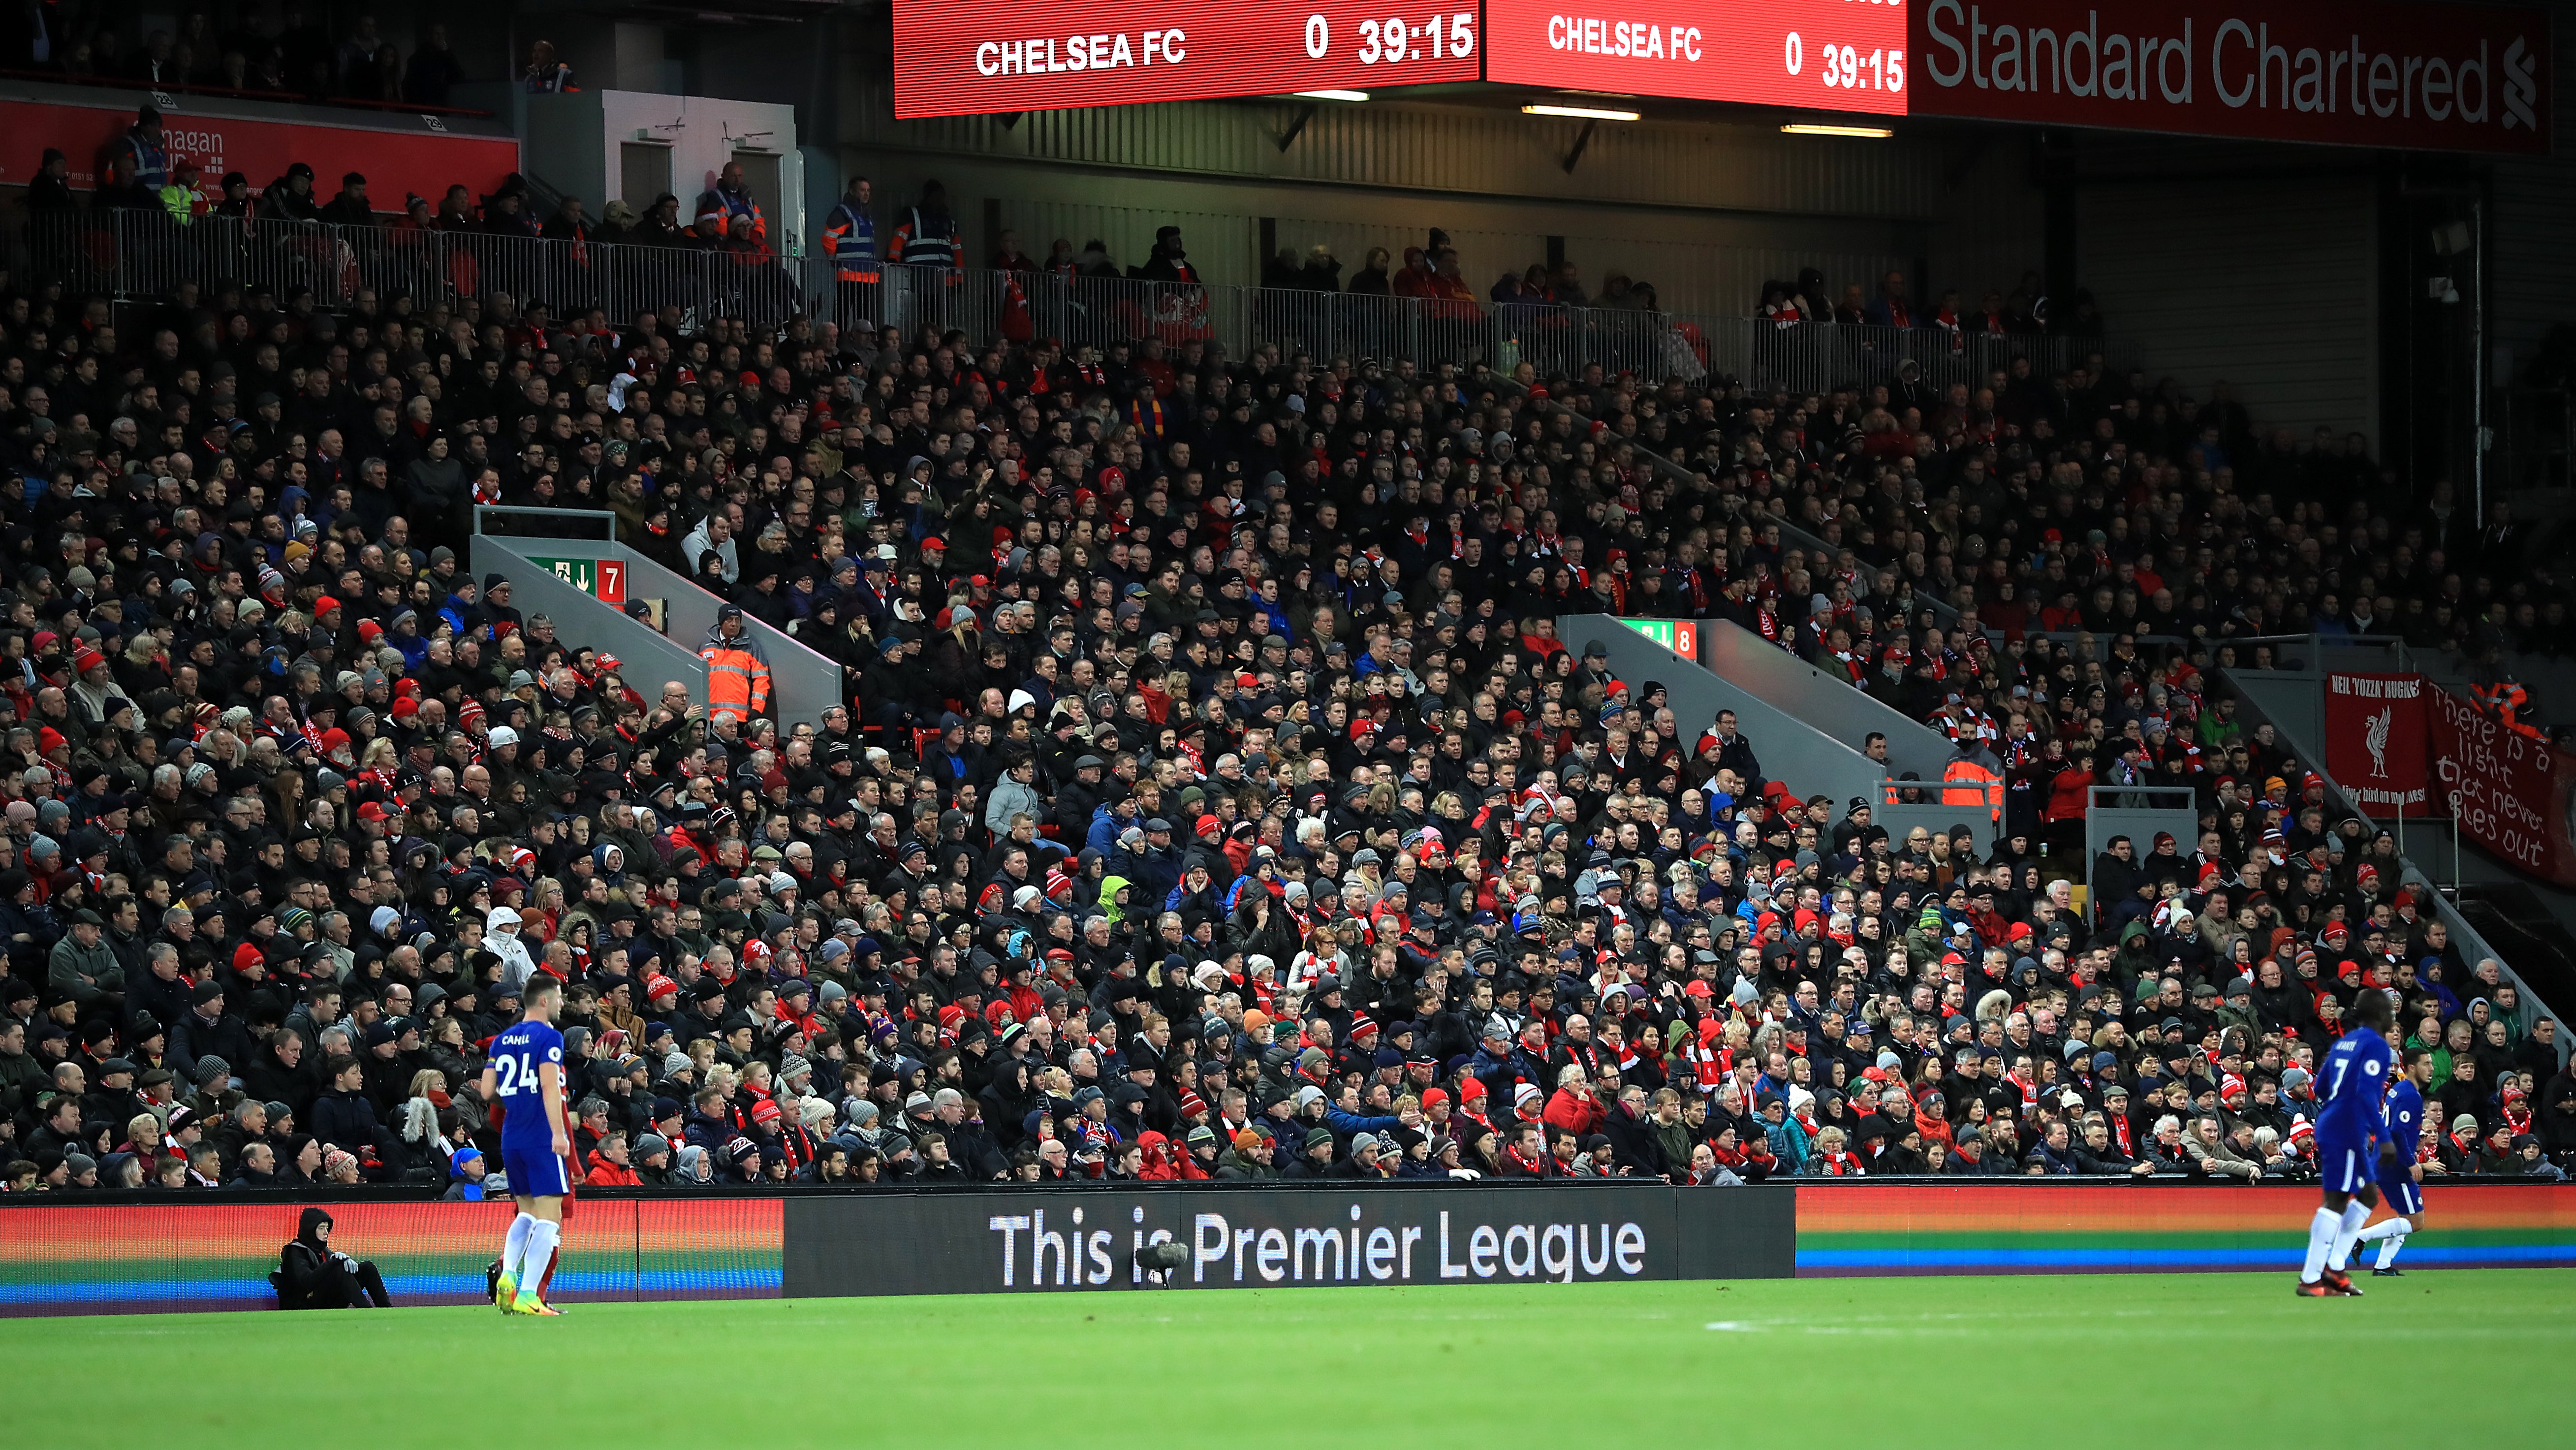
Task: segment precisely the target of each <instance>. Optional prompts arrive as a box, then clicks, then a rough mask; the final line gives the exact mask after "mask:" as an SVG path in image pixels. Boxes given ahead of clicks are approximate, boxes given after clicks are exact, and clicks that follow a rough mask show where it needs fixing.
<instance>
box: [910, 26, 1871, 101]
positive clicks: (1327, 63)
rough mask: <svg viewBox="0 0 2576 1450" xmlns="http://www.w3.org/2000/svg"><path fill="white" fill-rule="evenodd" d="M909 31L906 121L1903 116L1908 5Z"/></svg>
mask: <svg viewBox="0 0 2576 1450" xmlns="http://www.w3.org/2000/svg"><path fill="white" fill-rule="evenodd" d="M894 24H895V85H894V94H895V114H896V115H898V116H902V117H906V118H910V117H915V116H958V115H978V114H985V113H990V112H996V111H1035V110H1044V109H1048V108H1052V107H1057V106H1120V105H1132V104H1135V103H1138V102H1144V101H1186V100H1209V99H1213V98H1216V97H1220V96H1259V95H1277V94H1282V93H1286V92H1290V91H1320V90H1372V91H1374V90H1386V89H1391V88H1393V87H1396V86H1416V85H1429V84H1433V83H1436V82H1442V81H1474V80H1495V81H1512V82H1521V83H1527V84H1532V85H1543V86H1550V87H1568V88H1572V89H1578V90H1598V91H1613V92H1619V93H1622V94H1632V95H1656V96H1680V97H1687V98H1691V99H1698V100H1717V101H1752V102H1759V103H1764V104H1772V105H1789V106H1802V107H1809V108H1814V109H1821V110H1836V111H1871V112H1879V113H1890V114H1901V113H1903V111H1904V110H1905V6H1904V4H1903V0H1773V3H1768V4H1763V5H1759V6H1720V5H1716V4H1711V3H1709V0H1680V3H1671V0H1445V3H1443V4H1438V5H1434V4H1428V3H1425V4H1415V5H1401V4H1393V3H1387V0H1305V3H1288V4H1280V3H1264V0H1255V3H1252V4H1248V5H1246V4H1231V3H1225V0H1177V3H1175V0H1078V3H1075V4H1071V5H1062V6H1039V7H1036V8H1026V7H1023V8H1020V9H1016V10H1014V9H1008V8H1005V9H999V10H997V9H995V8H993V7H992V6H989V5H984V4H977V3H969V0H896V4H895V18H894ZM1488 26H1491V27H1492V28H1493V34H1492V35H1491V36H1490V37H1489V36H1488V34H1487V27H1488Z"/></svg>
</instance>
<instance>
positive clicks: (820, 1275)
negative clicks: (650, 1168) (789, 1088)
mask: <svg viewBox="0 0 2576 1450" xmlns="http://www.w3.org/2000/svg"><path fill="white" fill-rule="evenodd" d="M1796 1209H1797V1203H1796V1199H1795V1198H1794V1197H1793V1196H1792V1195H1790V1194H1788V1193H1786V1192H1783V1191H1781V1190H1778V1189H1760V1188H1748V1189H1736V1190H1702V1189H1675V1188H1670V1187H1667V1186H1665V1185H1663V1184H1660V1183H1645V1184H1634V1183H1601V1184H1588V1185H1583V1186H1579V1187H1578V1186H1572V1185H1568V1186H1564V1187H1527V1188H1523V1187H1517V1186H1504V1185H1500V1184H1480V1185H1474V1186H1469V1185H1463V1184H1461V1185H1426V1186H1423V1187H1419V1188H1415V1187H1410V1186H1407V1187H1401V1188H1398V1187H1388V1186H1380V1187H1371V1188H1338V1187H1334V1186H1331V1185H1320V1184H1319V1185H1314V1186H1297V1185H1282V1186H1276V1187H1269V1186H1256V1187H1205V1188H1202V1187H1195V1186H1193V1187H1186V1188H1184V1187H1174V1186H1171V1185H1164V1184H1157V1185H1152V1186H1148V1187H1143V1188H1134V1189H1120V1188H1108V1187H1100V1188H1090V1189H1083V1190H1078V1191H1073V1192H1066V1191H1063V1190H1023V1191H1017V1192H1013V1191H989V1190H978V1191H974V1192H940V1193H914V1194H885V1195H867V1196H857V1197H838V1196H835V1197H819V1196H818V1197H812V1198H795V1199H790V1200H788V1202H787V1239H786V1266H785V1274H784V1280H783V1292H784V1293H785V1294H786V1295H787V1297H790V1298H800V1297H804V1296H807V1295H822V1296H844V1295H862V1294H1013V1293H1030V1292H1037V1291H1045V1292H1049V1293H1053V1292H1056V1291H1059V1290H1064V1291H1070V1290H1077V1289H1085V1290H1100V1289H1136V1288H1158V1287H1162V1286H1161V1285H1160V1284H1159V1283H1157V1282H1156V1281H1155V1280H1154V1279H1153V1278H1152V1277H1150V1276H1149V1273H1148V1271H1147V1269H1145V1268H1142V1267H1139V1265H1138V1262H1137V1257H1136V1256H1137V1252H1138V1251H1139V1250H1140V1249H1144V1248H1147V1247H1149V1246H1151V1245H1157V1244H1162V1243H1175V1244H1178V1245H1179V1246H1180V1248H1181V1249H1182V1251H1183V1252H1184V1254H1185V1257H1184V1258H1183V1260H1182V1261H1181V1262H1180V1264H1179V1265H1178V1266H1177V1267H1176V1268H1174V1269H1173V1270H1172V1271H1171V1274H1170V1279H1171V1286H1172V1287H1174V1288H1181V1289H1272V1288H1298V1287H1309V1286H1315V1285H1332V1284H1504V1283H1562V1284H1572V1283H1590V1282H1604V1281H1611V1282H1615V1281H1621V1280H1644V1279H1719V1278H1724V1279H1757V1278H1785V1277H1787V1276H1788V1274H1789V1272H1790V1268H1791V1264H1792V1255H1793V1253H1794V1249H1795V1245H1796V1239H1797V1225H1796V1222H1795V1214H1796Z"/></svg>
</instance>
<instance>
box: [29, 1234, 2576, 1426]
mask: <svg viewBox="0 0 2576 1450" xmlns="http://www.w3.org/2000/svg"><path fill="white" fill-rule="evenodd" d="M2361 1282H2362V1284H2363V1285H2364V1286H2365V1287H2366V1289H2367V1290H2368V1294H2367V1297H2365V1298H2362V1299H2358V1300H2308V1299H2298V1298H2295V1297H2293V1296H2292V1295H2291V1293H2290V1281H2289V1278H2288V1277H2287V1276H2286V1275H2279V1274H2260V1275H2257V1274H2183V1275H2156V1276H2148V1275H2099V1276H2091V1277H2009V1278H1919V1279H1826V1280H1787V1281H1768V1282H1735V1283H1717V1282H1693V1283H1655V1284H1619V1285H1609V1284H1586V1285H1572V1286H1561V1285H1544V1286H1508V1287H1506V1286H1495V1287H1448V1286H1442V1287H1422V1288H1386V1289H1292V1290H1274V1291H1269V1292H1226V1293H1207V1292H1192V1291H1189V1290H1186V1289H1175V1290H1170V1291H1156V1290H1145V1291H1139V1292H1127V1293H1116V1294H1068V1295H1062V1296H1039V1295H1024V1296H1001V1295H990V1296H957V1297H945V1298H918V1299H902V1298H888V1299H806V1300H768V1301H734V1302H725V1303H685V1304H614V1305H582V1306H578V1307H575V1308H572V1309H570V1310H568V1311H567V1312H566V1314H565V1315H564V1317H562V1318H560V1319H524V1318H504V1317H503V1316H502V1315H500V1314H499V1313H497V1312H495V1311H493V1310H490V1309H416V1310H404V1309H396V1310H394V1311H391V1312H381V1311H379V1312H363V1311H360V1312H340V1313H330V1314H281V1313H275V1312H270V1313H238V1314H206V1315H155V1316H133V1317H95V1318H68V1319H17V1320H8V1321H0V1362H5V1363H6V1364H8V1365H9V1367H10V1380H11V1383H12V1384H14V1385H15V1386H16V1388H17V1390H18V1393H17V1394H16V1395H15V1396H13V1399H14V1400H15V1402H16V1403H17V1404H18V1406H19V1410H20V1419H19V1423H20V1424H21V1426H22V1427H23V1428H24V1429H25V1430H26V1431H27V1432H28V1438H27V1440H26V1443H28V1444H30V1445H33V1444H38V1443H41V1444H44V1445H46V1446H49V1447H53V1446H65V1445H68V1446H74V1447H88V1446H118V1447H124V1446H130V1445H135V1444H138V1443H140V1444H150V1445H172V1446H181V1445H184V1446H190V1447H199V1446H207V1447H231V1446H242V1447H246V1450H248V1447H256V1450H275V1447H280V1446H285V1447H294V1446H298V1445H302V1444H309V1443H330V1444H337V1445H358V1446H433V1445H434V1446H440V1447H451V1446H458V1445H466V1444H477V1443H481V1444H492V1445H500V1446H505V1447H512V1450H516V1447H531V1450H533V1447H551V1446H585V1445H616V1446H619V1447H621V1450H627V1447H634V1446H660V1445H672V1446H689V1447H692V1450H705V1447H710V1446H736V1445H742V1446H762V1447H771V1446H795V1445H831V1446H836V1447H844V1446H850V1445H865V1444H872V1443H891V1442H893V1441H895V1440H897V1439H901V1440H904V1441H914V1442H918V1443H923V1444H931V1445H941V1444H975V1445H987V1444H989V1445H1010V1446H1020V1445H1043V1446H1046V1447H1048V1450H1070V1447H1083V1446H1093V1445H1098V1446H1111V1447H1119V1450H1134V1447H1138V1446H1161V1445H1174V1446H1181V1445H1188V1446H1203V1445H1218V1446H1227V1447H1233V1446H1280V1447H1292V1446H1293V1447H1297V1450H1313V1447H1316V1446H1319V1445H1341V1444H1357V1443H1361V1442H1362V1441H1363V1440H1364V1439H1365V1440H1367V1441H1370V1442H1375V1443H1384V1444H1390V1445H1408V1446H1409V1445H1469V1446H1475V1447H1479V1450H1483V1447H1490V1446H1496V1445H1513V1446H1519V1445H1533V1446H1539V1445H1543V1446H1548V1447H1551V1450H1566V1447H1569V1446H1590V1445H1608V1444H1655V1445H1700V1444H1708V1443H1717V1442H1721V1441H1733V1440H1735V1439H1736V1438H1737V1437H1752V1438H1749V1439H1747V1440H1746V1442H1745V1443H1751V1444H1767V1443H1784V1444H1797V1445H1802V1446H1807V1445H1817V1444H1830V1445H1843V1444H1850V1445H1859V1444H1863V1443H1867V1444H1871V1445H1875V1446H1885V1445H1889V1444H1912V1445H1926V1446H1942V1445H1980V1446H1992V1445H2046V1446H2050V1447H2067V1446H2072V1447H2083V1450H2098V1447H2103V1446H2132V1445H2135V1446H2141V1447H2155V1450H2173V1447H2175V1446H2177V1445H2182V1446H2190V1445H2195V1444H2198V1445H2211V1444H2281V1445H2309V1444H2326V1443H2332V1444H2335V1445H2337V1446H2342V1447H2350V1446H2355V1445H2405V1446H2410V1447H2416V1446H2430V1445H2475V1446H2479V1447H2491V1446H2506V1445H2552V1446H2563V1445H2567V1444H2569V1443H2571V1439H2570V1432H2569V1430H2568V1429H2567V1426H2566V1423H2565V1420H2564V1416H2565V1414H2566V1412H2567V1400H2566V1392H2567V1387H2568V1385H2569V1383H2570V1379H2569V1371H2568V1364H2569V1360H2570V1353H2571V1351H2576V1271H2566V1270H2497V1271H2484V1270H2455V1271H2443V1272H2427V1273H2417V1274H2410V1275H2407V1276H2405V1277H2403V1278H2396V1279H2368V1278H2365V1279H2363V1280H2362V1281H2361ZM47 1407H50V1408H47ZM2329 1427H2331V1429H2329ZM1773 1437H1777V1439H1776V1440H1775V1439H1774V1438H1773ZM2329 1437H2331V1438H2330V1439H2329Z"/></svg>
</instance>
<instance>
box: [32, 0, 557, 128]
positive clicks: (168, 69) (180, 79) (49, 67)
mask: <svg viewBox="0 0 2576 1450" xmlns="http://www.w3.org/2000/svg"><path fill="white" fill-rule="evenodd" d="M223 8H224V10H225V12H226V13H227V14H230V15H231V16H232V17H233V19H234V21H235V23H233V24H231V25H229V26H228V25H226V24H225V23H224V21H223V20H222V19H220V18H219V17H218V16H217V15H216V14H214V13H212V12H209V11H207V10H203V9H192V10H189V11H187V12H186V13H185V14H183V15H182V16H180V18H179V20H178V23H177V25H176V27H175V28H171V29H163V28H158V27H152V28H141V29H138V28H137V27H136V25H135V22H136V20H137V12H136V11H135V9H134V7H131V6H124V5H109V4H99V3H86V4H84V3H59V0H47V3H42V4H34V3H29V4H22V5H16V6H12V7H11V14H10V17H9V22H8V24H7V25H6V26H5V27H0V68H6V69H10V70H18V71H26V72H33V73H45V74H53V75H58V76H62V77H64V78H65V79H70V80H83V79H96V80H104V81H128V82H132V83H135V84H139V85H148V86H155V87H160V88H163V89H176V88H181V87H195V88H200V89H210V90H224V91H235V92H242V93H245V94H255V95H257V94H264V95H271V96H279V97H288V98H293V99H298V100H317V101H364V102H378V103H385V102H398V103H402V104H405V105H414V106H446V105H449V104H451V103H452V102H453V100H454V92H455V88H456V86H457V85H458V83H460V82H462V81H463V80H465V79H466V73H465V67H464V66H463V65H462V64H461V63H460V62H459V61H458V60H457V58H456V54H455V51H454V50H453V49H452V48H451V46H450V45H449V42H448V33H447V26H446V25H445V24H444V23H442V22H438V21H431V22H429V23H428V24H427V25H425V26H423V27H422V29H421V38H420V42H419V43H418V44H417V45H415V46H414V47H412V48H411V50H410V53H409V54H407V55H406V54H405V53H404V51H403V49H402V47H401V46H400V45H398V44H397V43H396V42H395V40H394V39H393V38H392V37H391V36H388V35H386V34H385V33H384V32H383V30H382V29H381V28H380V27H379V26H378V24H377V22H376V18H375V17H374V16H373V15H369V14H360V15H358V16H356V17H355V18H354V19H352V20H350V21H348V22H347V23H344V24H337V25H335V24H333V23H332V22H333V17H332V16H331V15H330V14H329V13H328V12H329V7H327V6H325V5H322V4H320V3H318V0H313V3H306V0H287V3H286V4H285V5H283V6H282V7H280V8H279V9H278V10H277V11H276V12H275V13H274V15H273V16H272V15H270V14H268V13H267V12H266V10H265V7H261V6H241V7H229V6H227V7H223ZM557 64H558V63H557V62H556V61H555V60H554V56H553V52H552V47H550V46H540V47H538V48H537V51H536V52H535V53H533V54H532V55H531V65H530V70H529V84H530V86H531V88H532V89H546V90H557V89H562V88H563V82H565V81H568V79H569V77H568V74H566V75H557V74H556V73H555V70H554V67H555V66H556V65H557ZM540 81H544V82H546V83H545V84H540Z"/></svg>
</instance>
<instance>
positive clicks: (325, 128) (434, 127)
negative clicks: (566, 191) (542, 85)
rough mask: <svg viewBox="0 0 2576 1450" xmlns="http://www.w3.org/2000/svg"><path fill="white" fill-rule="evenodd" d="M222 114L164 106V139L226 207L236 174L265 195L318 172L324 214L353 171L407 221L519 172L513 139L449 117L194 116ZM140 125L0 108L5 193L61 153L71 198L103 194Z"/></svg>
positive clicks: (129, 112) (100, 100) (95, 111)
mask: <svg viewBox="0 0 2576 1450" xmlns="http://www.w3.org/2000/svg"><path fill="white" fill-rule="evenodd" d="M215 104H217V103H216V102H214V101H209V100H206V99H204V98H201V97H196V96H182V97H177V98H170V97H164V98H163V100H162V106H161V109H162V111H163V112H164V113H165V114H164V115H163V117H162V127H161V136H162V141H163V143H164V145H165V147H166V149H167V150H168V151H169V153H170V161H171V163H172V164H173V165H176V164H177V163H179V162H181V161H193V162H195V163H196V164H197V170H198V173H199V174H198V178H197V192H198V194H199V195H201V196H203V197H205V198H207V199H208V200H209V201H214V200H220V199H221V198H222V196H223V194H224V186H223V181H224V173H226V172H228V171H238V172H240V173H241V174H242V175H244V176H246V177H248V178H250V184H251V188H252V190H254V191H257V190H258V189H260V188H262V187H265V186H267V185H268V184H269V183H270V182H272V181H274V180H276V179H278V178H279V177H281V176H284V175H285V174H286V168H287V166H288V165H289V164H290V163H293V162H297V161H303V162H307V163H309V164H311V166H312V167H313V187H314V192H313V199H314V201H315V203H316V204H317V205H318V204H320V203H322V202H326V201H329V200H330V199H331V197H332V194H333V193H335V192H337V191H338V190H339V189H340V178H341V177H342V176H343V175H345V174H347V173H349V172H352V171H355V172H358V173H360V174H362V175H364V176H365V177H366V178H367V197H368V203H369V205H371V206H373V207H375V208H376V209H377V210H379V211H383V212H398V211H400V210H401V209H402V202H403V195H404V193H405V192H418V193H420V194H421V195H423V196H426V197H430V198H432V199H433V200H435V198H438V197H440V196H443V195H445V194H446V192H447V188H448V186H449V184H450V183H454V182H462V183H464V184H465V185H466V186H468V187H470V188H472V189H473V190H475V191H476V192H477V193H478V194H479V193H483V192H490V191H497V190H499V189H500V186H501V181H502V179H503V178H504V177H507V176H508V175H509V174H510V173H512V172H514V171H516V170H518V169H519V143H518V141H517V140H516V139H515V138H514V137H511V136H508V135H499V136H488V135H479V134H473V133H471V132H468V131H466V130H464V129H463V128H465V127H466V126H468V125H469V124H475V123H469V122H467V121H466V120H464V119H462V118H460V119H458V120H457V121H456V122H455V127H456V129H451V128H450V123H449V122H448V121H447V120H446V119H445V118H442V117H438V116H431V115H419V114H412V113H409V112H400V111H397V112H389V113H383V114H377V113H352V114H351V115H350V116H349V117H348V119H346V120H345V121H338V122H335V123H334V124H330V125H319V124H315V123H313V122H311V121H305V120H273V119H268V118H265V117H252V116H241V115H226V114H220V113H217V112H214V111H211V110H199V109H195V108H196V107H198V106H200V105H203V106H209V107H211V106H213V105H215ZM133 120H134V105H133V103H132V101H131V99H130V98H122V97H115V98H112V97H108V96H96V97H90V96H83V97H79V98H77V99H66V100H61V101H29V100H0V135H6V136H8V137H10V138H11V145H10V148H9V154H8V156H7V157H6V158H5V159H0V185H14V186H24V185H26V184H27V182H28V180H29V178H31V177H32V176H33V175H34V174H35V172H34V164H35V158H37V157H38V156H41V155H42V154H43V153H44V148H45V147H48V146H54V147H59V148H61V150H62V152H63V155H64V156H65V157H67V158H69V160H70V162H71V170H72V174H71V184H72V187H73V189H75V190H78V191H88V190H90V189H92V188H94V187H96V186H97V185H98V182H99V177H100V175H101V172H102V170H103V168H104V164H105V162H104V158H105V156H106V153H107V148H108V147H109V145H110V144H112V143H113V142H114V141H115V140H116V138H117V137H118V136H121V135H123V134H124V132H125V128H126V127H127V126H128V125H129V124H131V123H132V122H133ZM21 152H23V153H24V156H23V157H22V156H21V155H20V154H19V153H21Z"/></svg>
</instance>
